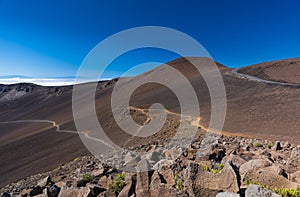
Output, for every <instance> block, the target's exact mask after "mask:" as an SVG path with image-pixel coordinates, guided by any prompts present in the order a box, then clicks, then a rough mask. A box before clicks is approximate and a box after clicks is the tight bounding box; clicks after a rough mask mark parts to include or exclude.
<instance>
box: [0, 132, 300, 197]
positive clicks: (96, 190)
mask: <svg viewBox="0 0 300 197" xmlns="http://www.w3.org/2000/svg"><path fill="white" fill-rule="evenodd" d="M200 146H201V140H194V141H193V143H192V144H191V146H190V147H189V148H188V149H182V148H178V147H173V148H170V149H165V147H164V146H163V145H159V144H157V143H150V144H148V145H141V146H140V147H137V148H136V149H139V150H140V151H144V152H145V154H144V156H140V155H131V154H130V153H128V152H126V151H123V152H122V153H120V154H119V155H118V156H117V157H122V160H123V161H124V162H123V163H122V165H124V166H130V165H131V166H135V167H136V169H137V172H125V171H119V170H118V169H115V168H113V167H110V166H109V165H107V164H104V163H103V162H100V161H99V160H98V159H96V158H95V157H81V158H76V159H74V161H72V162H70V163H68V164H64V165H61V166H60V167H58V168H57V169H55V170H53V171H51V172H47V173H44V174H38V175H34V176H31V177H27V178H25V179H23V180H20V181H19V182H17V183H12V184H9V185H7V186H6V187H4V188H1V189H0V192H1V193H2V195H3V196H5V197H6V196H39V197H43V196H49V197H52V196H61V197H74V196H78V197H79V196H82V197H87V196H88V197H96V196H109V197H110V196H121V197H125V196H137V197H139V196H141V197H150V196H182V197H184V196H213V197H215V196H217V197H222V196H232V197H235V196H246V197H254V196H258V197H259V196H261V197H276V196H300V190H299V185H300V146H296V145H293V144H290V143H288V142H271V141H267V140H265V141H264V140H257V139H248V138H243V137H228V136H221V137H220V138H218V140H215V141H214V143H213V144H211V145H210V148H209V151H208V152H205V154H201V155H200V154H199V152H198V150H199V148H200ZM178 155H179V157H177V156H178ZM161 156H163V157H164V158H163V159H162V158H160V157H161ZM114 159H116V158H114ZM117 159H121V158H117ZM49 162H51V161H49ZM147 168H151V170H150V171H146V172H145V171H139V170H138V169H147Z"/></svg>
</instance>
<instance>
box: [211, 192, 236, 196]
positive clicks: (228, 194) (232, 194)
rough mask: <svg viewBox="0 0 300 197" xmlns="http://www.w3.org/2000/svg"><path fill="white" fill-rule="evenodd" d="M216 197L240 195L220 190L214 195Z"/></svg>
mask: <svg viewBox="0 0 300 197" xmlns="http://www.w3.org/2000/svg"><path fill="white" fill-rule="evenodd" d="M216 197H240V195H239V194H236V193H230V192H221V193H218V194H217V195H216Z"/></svg>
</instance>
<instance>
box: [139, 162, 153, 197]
mask: <svg viewBox="0 0 300 197" xmlns="http://www.w3.org/2000/svg"><path fill="white" fill-rule="evenodd" d="M150 169H151V167H150V164H149V162H148V160H146V159H143V160H141V161H140V162H139V163H138V165H137V179H136V189H135V191H136V196H137V197H149V196H150V192H149V184H150V171H149V170H150Z"/></svg>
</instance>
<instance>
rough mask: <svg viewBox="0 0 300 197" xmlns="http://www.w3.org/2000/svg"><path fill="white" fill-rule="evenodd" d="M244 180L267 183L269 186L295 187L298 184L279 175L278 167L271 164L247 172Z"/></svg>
mask: <svg viewBox="0 0 300 197" xmlns="http://www.w3.org/2000/svg"><path fill="white" fill-rule="evenodd" d="M246 180H249V181H250V182H258V183H260V184H262V185H267V186H269V187H270V188H282V187H284V188H291V189H296V188H297V186H298V184H297V183H293V182H291V181H289V180H288V179H287V178H285V177H284V176H282V175H280V169H278V168H276V167H272V166H270V167H266V168H261V169H257V170H255V171H250V172H247V173H246V174H245V177H244V180H243V181H246Z"/></svg>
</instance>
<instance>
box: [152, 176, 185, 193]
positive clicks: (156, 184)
mask: <svg viewBox="0 0 300 197" xmlns="http://www.w3.org/2000/svg"><path fill="white" fill-rule="evenodd" d="M150 196H151V197H156V196H160V197H169V196H172V197H173V196H174V197H187V196H188V195H187V194H186V193H184V192H183V191H179V190H177V189H175V188H173V187H171V186H169V185H167V184H164V183H162V181H161V178H160V175H159V174H158V172H157V171H154V173H153V175H152V177H151V183H150Z"/></svg>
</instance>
